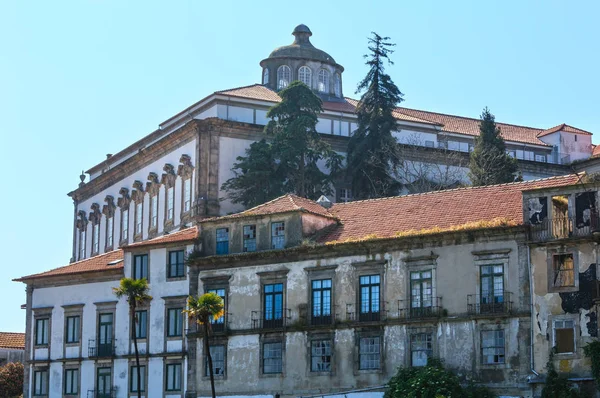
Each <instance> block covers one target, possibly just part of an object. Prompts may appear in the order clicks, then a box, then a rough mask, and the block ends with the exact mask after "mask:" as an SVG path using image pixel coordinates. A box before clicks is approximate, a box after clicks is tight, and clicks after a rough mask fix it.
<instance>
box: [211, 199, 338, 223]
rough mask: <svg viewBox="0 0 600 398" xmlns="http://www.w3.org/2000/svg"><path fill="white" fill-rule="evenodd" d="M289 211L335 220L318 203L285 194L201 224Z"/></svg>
mask: <svg viewBox="0 0 600 398" xmlns="http://www.w3.org/2000/svg"><path fill="white" fill-rule="evenodd" d="M291 211H304V212H307V213H312V214H316V215H319V216H323V217H327V218H335V217H334V216H333V215H332V214H331V213H330V212H329V211H328V210H327V209H325V208H324V207H323V206H321V205H319V204H318V203H316V202H314V201H312V200H310V199H305V198H301V197H300V196H296V195H293V194H287V195H283V196H280V197H278V198H275V199H273V200H271V201H269V202H266V203H263V204H261V205H258V206H256V207H253V208H251V209H248V210H244V211H242V212H240V213H236V214H230V215H227V216H222V217H213V218H207V219H205V220H203V221H202V222H211V221H221V220H229V219H234V218H241V217H254V216H262V215H268V214H280V213H288V212H291Z"/></svg>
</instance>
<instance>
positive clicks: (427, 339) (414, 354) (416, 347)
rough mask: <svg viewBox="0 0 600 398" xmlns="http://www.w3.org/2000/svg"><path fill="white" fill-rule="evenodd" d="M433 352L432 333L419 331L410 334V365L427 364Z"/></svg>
mask: <svg viewBox="0 0 600 398" xmlns="http://www.w3.org/2000/svg"><path fill="white" fill-rule="evenodd" d="M432 353H433V336H432V335H431V333H417V334H413V335H411V336H410V365H411V366H425V365H427V360H428V359H429V358H431V356H432Z"/></svg>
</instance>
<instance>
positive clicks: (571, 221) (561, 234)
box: [531, 214, 600, 242]
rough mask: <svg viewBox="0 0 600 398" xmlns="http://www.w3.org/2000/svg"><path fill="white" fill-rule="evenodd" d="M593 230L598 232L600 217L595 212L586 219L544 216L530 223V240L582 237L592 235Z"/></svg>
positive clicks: (545, 240)
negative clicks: (539, 220) (538, 221)
mask: <svg viewBox="0 0 600 398" xmlns="http://www.w3.org/2000/svg"><path fill="white" fill-rule="evenodd" d="M577 221H579V222H577ZM594 232H600V217H599V216H598V215H597V214H595V215H593V216H592V217H590V218H589V219H587V220H585V219H584V220H581V219H580V220H576V218H575V217H559V218H546V219H544V220H542V222H541V223H539V224H531V240H532V241H533V242H547V241H552V240H560V239H569V238H582V237H586V236H592V234H593V233H594Z"/></svg>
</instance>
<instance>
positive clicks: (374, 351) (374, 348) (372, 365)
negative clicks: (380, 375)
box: [359, 336, 381, 370]
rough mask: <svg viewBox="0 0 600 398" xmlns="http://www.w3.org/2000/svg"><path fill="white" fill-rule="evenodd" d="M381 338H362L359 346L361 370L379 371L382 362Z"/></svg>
mask: <svg viewBox="0 0 600 398" xmlns="http://www.w3.org/2000/svg"><path fill="white" fill-rule="evenodd" d="M380 343H381V338H380V337H379V336H377V337H362V338H361V339H360V345H359V357H360V359H359V369H361V370H367V369H379V367H380V362H381V347H380Z"/></svg>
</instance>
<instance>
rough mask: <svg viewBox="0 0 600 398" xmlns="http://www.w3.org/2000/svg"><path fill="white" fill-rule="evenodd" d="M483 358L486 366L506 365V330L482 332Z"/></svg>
mask: <svg viewBox="0 0 600 398" xmlns="http://www.w3.org/2000/svg"><path fill="white" fill-rule="evenodd" d="M481 358H482V361H481V362H482V363H484V364H486V365H493V364H498V363H504V330H485V331H482V332H481Z"/></svg>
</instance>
